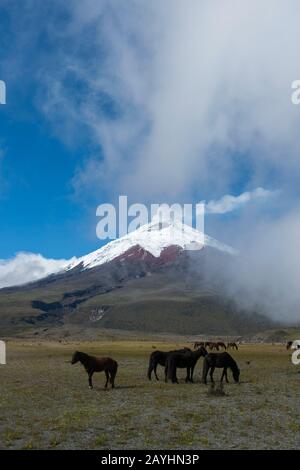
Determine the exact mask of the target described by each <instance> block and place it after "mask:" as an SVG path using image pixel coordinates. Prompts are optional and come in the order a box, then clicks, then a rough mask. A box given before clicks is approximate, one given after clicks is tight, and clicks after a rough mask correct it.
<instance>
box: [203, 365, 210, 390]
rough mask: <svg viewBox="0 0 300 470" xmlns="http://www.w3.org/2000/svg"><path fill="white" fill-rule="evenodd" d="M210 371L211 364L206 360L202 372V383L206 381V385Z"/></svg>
mask: <svg viewBox="0 0 300 470" xmlns="http://www.w3.org/2000/svg"><path fill="white" fill-rule="evenodd" d="M208 371H209V366H208V365H207V364H206V362H204V364H203V372H202V383H204V384H205V385H206V383H207V374H208Z"/></svg>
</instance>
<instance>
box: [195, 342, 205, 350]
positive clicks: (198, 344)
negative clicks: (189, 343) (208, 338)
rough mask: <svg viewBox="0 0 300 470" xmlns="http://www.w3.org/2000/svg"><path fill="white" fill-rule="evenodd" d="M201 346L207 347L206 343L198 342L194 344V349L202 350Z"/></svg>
mask: <svg viewBox="0 0 300 470" xmlns="http://www.w3.org/2000/svg"><path fill="white" fill-rule="evenodd" d="M201 346H203V347H205V343H204V341H196V342H195V343H194V349H198V348H200V347H201Z"/></svg>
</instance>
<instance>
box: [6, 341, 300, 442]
mask: <svg viewBox="0 0 300 470" xmlns="http://www.w3.org/2000/svg"><path fill="white" fill-rule="evenodd" d="M153 346H156V347H157V348H160V349H165V350H168V349H171V348H172V349H173V348H174V347H178V346H184V345H183V344H177V343H161V344H160V343H154V342H152V341H151V342H150V341H149V342H140V341H113V342H111V341H103V342H89V343H84V342H82V343H75V342H69V343H67V344H62V343H56V342H47V343H46V342H41V343H38V342H21V341H18V342H8V344H7V349H8V357H7V359H8V363H7V365H6V366H0V411H1V412H0V447H1V448H5V449H36V448H47V449H65V448H73V449H78V448H79V449H82V448H85V449H144V448H146V449H151V448H160V449H176V448H177V449H179V448H186V449H193V448H197V449H201V448H202V449H221V448H226V449H229V448H241V449H265V448H274V449H278V448H279V449H288V448H297V447H298V446H299V429H300V425H299V423H300V387H299V385H300V375H299V373H298V369H297V367H295V366H293V365H292V364H291V361H290V358H289V353H287V351H286V350H285V349H284V347H281V346H267V345H259V346H255V345H253V346H243V347H242V348H241V349H240V350H239V351H237V352H233V353H232V355H233V356H234V357H235V359H236V360H237V362H238V365H239V367H240V369H241V384H239V385H236V384H234V383H233V382H232V379H231V376H230V373H229V374H228V376H229V379H230V380H231V383H230V384H229V385H226V384H225V385H224V392H225V396H218V394H217V395H215V394H208V391H209V385H208V386H205V385H203V384H200V374H201V367H202V359H200V361H199V363H198V365H197V368H196V371H195V377H196V381H197V382H196V383H195V384H185V383H184V380H183V378H184V372H183V371H180V372H179V374H178V375H179V377H181V378H182V381H181V383H180V384H179V385H173V384H165V383H164V382H162V381H160V382H156V381H155V382H154V381H152V382H149V381H148V380H147V379H146V371H147V362H148V356H149V353H150V352H152V351H153ZM74 350H82V351H86V352H90V353H91V354H97V355H111V356H113V357H114V358H115V359H116V360H117V361H118V362H119V371H118V375H117V379H116V386H117V387H116V389H115V390H113V391H111V390H108V391H104V390H103V385H104V376H103V374H95V376H94V385H95V388H94V390H89V388H88V384H87V376H86V372H85V371H84V369H83V368H82V367H81V366H80V365H78V364H77V365H74V366H71V365H70V364H69V363H67V362H66V361H69V360H70V357H71V354H72V352H73V351H74ZM249 361H250V364H249V363H248V362H249ZM162 372H163V371H162V369H160V370H159V374H160V376H161V377H163V373H162ZM215 376H216V377H215V378H217V377H219V376H220V371H216V373H215Z"/></svg>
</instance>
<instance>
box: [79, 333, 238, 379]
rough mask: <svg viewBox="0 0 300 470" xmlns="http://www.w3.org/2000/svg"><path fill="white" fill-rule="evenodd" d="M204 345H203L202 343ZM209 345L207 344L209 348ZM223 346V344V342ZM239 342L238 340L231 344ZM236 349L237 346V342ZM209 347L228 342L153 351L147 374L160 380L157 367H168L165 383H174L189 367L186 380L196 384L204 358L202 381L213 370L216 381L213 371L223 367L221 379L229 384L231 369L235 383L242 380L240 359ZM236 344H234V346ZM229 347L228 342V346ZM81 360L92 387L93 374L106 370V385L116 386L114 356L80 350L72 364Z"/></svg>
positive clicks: (211, 377)
mask: <svg viewBox="0 0 300 470" xmlns="http://www.w3.org/2000/svg"><path fill="white" fill-rule="evenodd" d="M199 344H200V346H199ZM205 344H206V347H205ZM221 344H222V345H223V346H220V345H221ZM229 344H235V343H229ZM235 346H236V349H237V345H235ZM207 347H208V348H209V349H211V350H212V349H217V350H218V349H219V347H225V349H226V346H225V344H224V343H221V342H219V343H211V342H210V343H204V344H203V343H195V344H194V350H193V351H192V350H191V349H189V348H183V349H177V350H172V351H158V350H156V351H153V352H152V353H151V354H150V358H149V366H148V372H147V377H148V379H149V380H151V375H152V372H153V373H154V375H155V378H156V380H159V377H158V375H157V366H158V365H160V366H162V367H164V371H165V382H168V380H170V381H171V382H172V383H178V378H177V369H186V379H185V381H186V382H191V383H193V375H194V369H195V366H196V364H197V362H198V360H199V359H200V357H203V371H202V383H204V384H206V383H207V375H208V373H209V375H210V380H211V382H212V383H213V382H214V379H213V374H214V371H215V369H216V368H222V369H223V372H222V376H221V382H223V379H224V377H225V380H226V382H227V383H228V377H227V369H230V370H231V372H232V376H233V379H234V381H235V382H239V376H240V370H239V368H238V366H237V363H236V361H235V360H234V359H233V357H232V356H231V355H230V354H229V353H228V352H226V351H223V352H210V353H209V352H208V351H207V349H206V348H207ZM231 347H232V346H231ZM227 349H228V345H227ZM77 362H80V363H81V364H82V365H83V366H84V368H85V370H86V372H87V374H88V383H89V387H90V388H93V382H92V377H93V374H94V373H95V372H105V375H106V383H105V388H107V386H108V383H110V384H111V387H112V388H114V386H115V377H116V374H117V370H118V363H117V362H116V361H115V360H114V359H112V358H111V357H94V356H89V355H88V354H86V353H83V352H79V351H76V352H75V353H74V354H73V357H72V360H71V364H76V363H77Z"/></svg>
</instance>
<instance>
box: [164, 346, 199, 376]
mask: <svg viewBox="0 0 300 470" xmlns="http://www.w3.org/2000/svg"><path fill="white" fill-rule="evenodd" d="M207 354H208V353H207V351H206V349H205V348H204V347H203V346H201V347H200V348H199V349H197V350H196V351H186V352H184V353H182V352H174V353H171V354H169V355H168V357H167V360H166V366H165V382H167V381H168V379H170V380H172V383H178V379H177V376H176V370H177V367H179V368H181V369H183V368H186V372H187V375H186V379H185V381H186V382H192V383H193V374H194V369H195V366H196V364H197V361H198V359H199V358H200V357H201V356H203V357H205V356H206V355H207Z"/></svg>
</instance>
